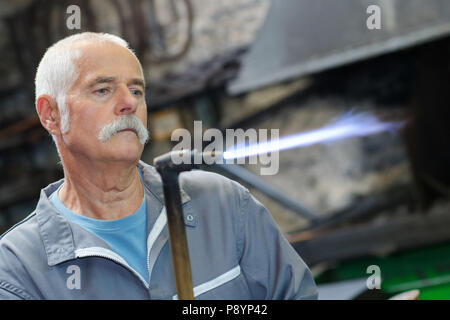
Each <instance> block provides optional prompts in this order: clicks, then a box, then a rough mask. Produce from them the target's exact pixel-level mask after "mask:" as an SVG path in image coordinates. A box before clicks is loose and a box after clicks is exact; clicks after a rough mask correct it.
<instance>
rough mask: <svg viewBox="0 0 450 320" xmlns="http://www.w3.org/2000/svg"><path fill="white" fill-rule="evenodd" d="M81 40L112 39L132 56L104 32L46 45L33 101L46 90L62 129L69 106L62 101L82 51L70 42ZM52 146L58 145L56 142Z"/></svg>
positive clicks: (65, 126)
mask: <svg viewBox="0 0 450 320" xmlns="http://www.w3.org/2000/svg"><path fill="white" fill-rule="evenodd" d="M81 42H83V43H87V44H97V43H104V42H110V43H115V44H118V45H120V46H122V47H124V48H126V49H128V50H129V51H130V52H131V53H132V54H133V55H134V56H136V55H135V54H134V52H133V51H132V50H131V49H130V47H129V45H128V43H127V42H126V41H125V40H123V39H122V38H120V37H118V36H115V35H112V34H108V33H95V32H83V33H77V34H74V35H71V36H68V37H66V38H64V39H62V40H59V41H58V42H56V43H55V44H53V45H52V46H51V47H49V48H48V49H47V51H46V52H45V54H44V56H43V57H42V59H41V62H40V63H39V66H38V68H37V71H36V78H35V87H36V95H35V102H36V104H37V100H38V98H39V96H41V95H42V94H48V95H49V96H51V97H52V98H53V99H55V100H56V103H57V104H58V110H59V113H60V116H61V132H62V133H66V132H67V131H68V130H69V110H68V108H67V105H66V95H67V92H68V91H69V90H70V88H72V86H73V84H74V83H75V81H76V80H77V78H78V76H79V70H78V68H77V66H76V62H77V59H79V58H80V57H81V54H82V52H81V50H80V49H75V48H74V44H76V43H81ZM139 66H140V67H141V71H142V66H141V65H140V64H139ZM52 137H53V140H54V141H55V145H56V139H55V137H54V136H53V135H52ZM56 147H58V146H57V145H56ZM58 153H59V150H58Z"/></svg>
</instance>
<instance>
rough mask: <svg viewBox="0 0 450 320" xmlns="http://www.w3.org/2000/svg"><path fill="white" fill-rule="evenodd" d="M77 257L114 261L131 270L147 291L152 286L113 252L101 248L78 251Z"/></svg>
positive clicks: (76, 252)
mask: <svg viewBox="0 0 450 320" xmlns="http://www.w3.org/2000/svg"><path fill="white" fill-rule="evenodd" d="M80 251H82V252H80ZM85 251H86V252H85ZM75 255H76V257H77V258H85V257H100V258H105V259H109V260H112V261H114V262H116V263H118V264H120V265H121V266H123V267H124V268H126V269H128V270H130V271H131V272H132V273H133V274H134V275H135V276H137V277H138V278H139V280H140V281H141V282H142V283H143V284H144V286H145V288H146V289H147V290H148V289H149V288H150V284H149V283H147V281H145V279H144V278H143V277H142V276H141V275H140V274H139V273H138V272H137V271H136V270H134V269H133V268H132V267H131V266H130V265H129V264H128V263H127V262H126V261H125V260H124V259H123V258H122V257H120V256H119V255H118V254H116V253H114V252H112V251H111V250H109V249H106V248H101V247H100V250H99V247H91V248H84V249H78V250H76V251H75Z"/></svg>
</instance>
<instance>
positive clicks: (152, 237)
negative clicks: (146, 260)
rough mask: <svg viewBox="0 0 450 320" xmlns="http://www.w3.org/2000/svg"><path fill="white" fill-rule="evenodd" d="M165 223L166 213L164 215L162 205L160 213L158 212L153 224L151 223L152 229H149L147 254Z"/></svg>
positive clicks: (164, 208) (164, 211)
mask: <svg viewBox="0 0 450 320" xmlns="http://www.w3.org/2000/svg"><path fill="white" fill-rule="evenodd" d="M166 223H167V215H166V207H163V208H162V210H161V213H160V214H159V217H158V219H156V222H155V224H154V225H153V228H152V230H151V231H150V233H149V235H148V238H147V255H148V253H149V252H150V250H151V249H152V248H153V245H154V244H155V241H156V239H157V238H158V236H159V234H160V233H161V231H162V230H163V229H164V226H165V225H166Z"/></svg>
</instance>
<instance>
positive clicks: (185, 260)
mask: <svg viewBox="0 0 450 320" xmlns="http://www.w3.org/2000/svg"><path fill="white" fill-rule="evenodd" d="M178 175H179V173H178V172H175V171H166V172H165V174H163V175H162V180H163V189H164V201H165V204H166V212H167V225H168V228H169V238H170V247H171V254H172V263H173V269H174V274H175V284H176V288H177V293H178V299H180V300H194V291H193V288H192V287H193V286H192V276H191V265H190V260H189V249H188V244H187V238H186V229H185V226H184V218H183V209H182V207H181V196H180V186H179V184H178Z"/></svg>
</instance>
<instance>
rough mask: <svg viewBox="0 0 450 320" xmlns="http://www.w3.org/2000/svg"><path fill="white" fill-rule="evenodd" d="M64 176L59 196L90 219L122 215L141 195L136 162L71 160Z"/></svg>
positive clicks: (71, 208)
mask: <svg viewBox="0 0 450 320" xmlns="http://www.w3.org/2000/svg"><path fill="white" fill-rule="evenodd" d="M64 176H65V179H64V184H63V186H62V187H61V189H60V191H59V194H58V195H59V198H60V199H61V201H62V202H63V203H64V205H65V206H66V207H67V208H68V209H70V210H71V211H73V212H75V213H78V214H81V215H83V216H86V217H89V218H94V219H101V220H115V219H120V218H124V217H126V216H128V215H130V214H132V213H133V212H135V211H136V210H137V209H138V208H139V206H140V205H141V203H142V199H143V197H144V189H143V186H142V182H141V180H140V177H139V173H138V169H137V167H136V164H124V163H116V162H112V163H111V162H109V163H92V162H90V163H89V164H88V165H83V164H82V163H81V162H80V163H73V162H72V163H71V165H70V166H66V165H65V166H64Z"/></svg>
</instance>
